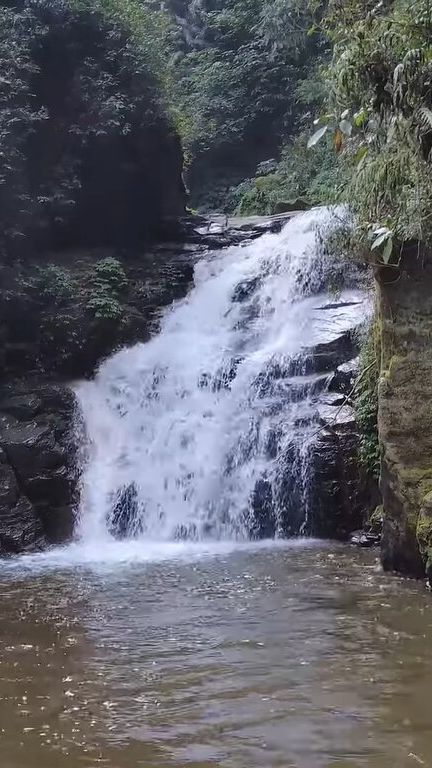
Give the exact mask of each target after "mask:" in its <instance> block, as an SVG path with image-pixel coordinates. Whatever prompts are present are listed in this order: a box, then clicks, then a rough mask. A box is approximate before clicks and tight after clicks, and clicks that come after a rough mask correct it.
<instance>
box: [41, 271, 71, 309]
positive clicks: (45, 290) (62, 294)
mask: <svg viewBox="0 0 432 768" xmlns="http://www.w3.org/2000/svg"><path fill="white" fill-rule="evenodd" d="M37 288H38V289H39V292H40V296H41V298H42V300H43V301H44V302H47V303H49V304H54V305H56V306H61V305H63V304H66V303H68V301H69V300H70V299H71V298H72V297H73V295H74V292H75V290H76V286H75V283H74V281H73V280H72V277H71V274H70V272H69V271H68V270H66V269H62V268H61V267H58V266H57V265H56V264H49V265H48V266H47V267H39V269H38V278H37Z"/></svg>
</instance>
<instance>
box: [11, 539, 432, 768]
mask: <svg viewBox="0 0 432 768" xmlns="http://www.w3.org/2000/svg"><path fill="white" fill-rule="evenodd" d="M0 589H1V594H2V622H1V635H0V754H1V766H2V768H80V767H81V766H82V767H83V768H95V767H96V766H107V767H108V768H141V766H142V767H143V768H144V766H145V768H150V767H151V766H155V767H157V768H172V766H177V767H178V768H180V767H182V766H189V767H190V768H193V767H195V768H206V767H207V766H214V765H219V766H223V768H255V767H258V766H259V767H260V768H276V766H277V767H280V768H282V767H283V768H291V767H293V768H294V767H295V768H321V766H322V767H325V768H330V767H331V768H333V767H336V766H338V768H353V767H354V766H368V767H369V766H370V767H371V768H405V766H406V767H407V768H409V767H410V766H411V767H412V768H414V767H415V766H416V765H419V764H420V765H421V764H423V765H425V766H432V722H431V717H430V710H429V701H430V691H431V690H432V664H431V661H432V642H431V641H432V602H431V598H430V596H429V595H428V594H426V593H425V592H424V591H423V588H422V586H421V585H418V584H416V583H415V582H406V581H405V582H403V581H400V580H399V579H396V578H391V577H387V576H384V575H383V574H381V573H380V572H379V569H378V568H377V565H376V562H375V559H374V557H373V555H371V554H369V553H358V552H356V551H353V550H348V549H345V548H343V547H340V548H334V547H333V548H332V549H330V548H328V547H326V546H324V545H322V546H321V547H312V548H311V547H305V548H298V547H297V548H292V549H290V548H289V549H286V550H284V549H280V548H277V549H271V548H269V549H266V550H263V549H257V550H253V549H252V550H250V551H238V552H228V553H226V554H220V555H218V556H215V557H206V558H201V559H200V558H192V559H191V560H190V561H189V562H185V560H184V559H183V560H179V561H177V560H176V559H175V558H171V559H170V560H169V561H166V562H163V561H161V562H155V563H151V562H147V563H143V562H141V563H140V562H135V563H131V564H129V565H127V564H125V563H123V564H122V565H117V566H116V567H98V566H94V567H90V565H87V566H82V567H80V566H74V567H70V568H66V567H64V568H61V569H54V568H52V569H49V570H41V569H38V568H36V569H35V570H34V571H32V570H31V569H27V570H24V569H21V568H20V567H18V568H17V567H14V568H11V567H9V566H7V565H5V566H3V570H2V571H0Z"/></svg>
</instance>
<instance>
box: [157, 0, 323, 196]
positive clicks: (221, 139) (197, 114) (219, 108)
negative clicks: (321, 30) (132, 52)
mask: <svg viewBox="0 0 432 768" xmlns="http://www.w3.org/2000/svg"><path fill="white" fill-rule="evenodd" d="M170 5H171V7H172V6H173V5H174V9H173V10H174V11H175V13H176V18H179V17H182V16H183V22H182V24H181V26H180V28H177V32H176V34H177V37H176V38H175V40H174V43H173V46H174V49H175V54H174V55H173V57H172V66H173V77H174V80H175V83H176V93H175V101H176V105H177V110H178V112H179V113H180V114H181V115H182V129H183V133H184V143H185V149H186V156H187V160H188V163H189V166H192V171H193V170H195V169H196V166H197V165H198V166H200V167H201V166H202V165H205V166H206V167H208V166H211V164H212V163H213V165H214V166H215V168H218V169H219V168H220V167H221V165H222V166H223V165H225V166H226V167H230V166H231V167H233V169H234V171H235V169H236V168H237V169H241V168H242V167H244V168H245V167H249V168H251V167H252V168H253V167H254V164H256V163H257V162H259V161H260V160H264V159H265V158H266V156H267V157H268V156H269V155H271V154H272V153H273V152H274V151H275V150H276V151H277V150H278V149H279V147H280V145H281V143H282V141H283V140H286V138H287V136H289V134H290V133H291V132H292V130H293V128H294V126H295V122H296V119H297V112H298V110H297V109H296V106H295V104H296V101H297V96H296V88H297V86H298V85H299V82H300V80H301V79H302V78H305V77H306V76H307V75H308V74H309V72H310V64H309V57H310V55H311V53H312V52H315V51H316V49H317V46H318V43H317V39H316V36H315V35H313V34H309V35H308V29H309V28H310V24H311V17H310V13H309V11H308V8H307V4H306V3H305V2H298V0H289V2H286V0H280V1H279V0H278V1H277V2H269V0H224V2H223V3H220V2H216V1H215V0H209V2H207V3H200V4H198V3H195V2H193V1H190V2H185V3H183V4H182V7H181V8H179V6H178V3H173V0H171V3H170ZM182 29H183V30H185V29H186V30H187V31H186V33H182V31H181V30H182ZM248 164H249V166H248ZM243 175H244V174H243ZM195 176H196V174H195V175H194V174H193V173H191V179H192V180H193V179H194V178H195ZM208 176H209V174H208V173H207V174H205V184H207V183H208Z"/></svg>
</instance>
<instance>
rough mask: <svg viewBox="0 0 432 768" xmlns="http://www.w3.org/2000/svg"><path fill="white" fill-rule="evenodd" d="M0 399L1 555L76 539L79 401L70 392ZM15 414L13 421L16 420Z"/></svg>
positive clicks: (5, 394) (46, 388) (11, 394)
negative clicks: (76, 403)
mask: <svg viewBox="0 0 432 768" xmlns="http://www.w3.org/2000/svg"><path fill="white" fill-rule="evenodd" d="M33 386H34V389H32V391H30V392H27V393H26V392H24V391H22V390H23V387H22V385H21V392H19V394H16V390H17V389H19V387H11V386H9V387H3V389H2V391H1V393H0V446H1V449H0V552H2V553H16V552H21V551H31V550H37V549H40V548H41V547H43V546H46V545H47V543H58V542H61V541H65V540H66V539H67V538H70V536H71V535H72V532H73V524H74V510H75V502H76V497H75V494H76V486H77V467H76V462H75V458H76V456H75V439H74V396H73V393H72V392H71V391H70V390H69V389H68V388H66V387H60V386H54V385H39V386H38V385H36V384H35V385H33ZM12 414H13V415H12Z"/></svg>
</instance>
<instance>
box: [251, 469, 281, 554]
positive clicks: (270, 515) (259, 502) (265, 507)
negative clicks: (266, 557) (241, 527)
mask: <svg viewBox="0 0 432 768" xmlns="http://www.w3.org/2000/svg"><path fill="white" fill-rule="evenodd" d="M251 511H252V521H251V525H250V536H251V538H253V539H269V538H272V537H273V536H274V535H275V533H276V519H275V512H274V503H273V491H272V486H271V483H270V482H269V481H268V480H266V479H265V478H262V479H261V480H258V481H257V482H256V483H255V488H254V491H253V494H252V499H251Z"/></svg>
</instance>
